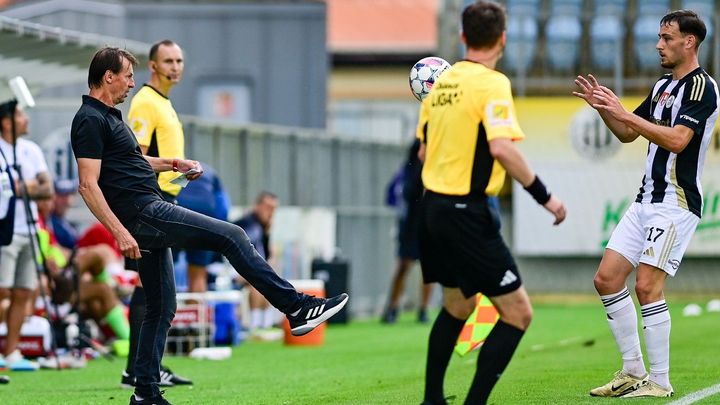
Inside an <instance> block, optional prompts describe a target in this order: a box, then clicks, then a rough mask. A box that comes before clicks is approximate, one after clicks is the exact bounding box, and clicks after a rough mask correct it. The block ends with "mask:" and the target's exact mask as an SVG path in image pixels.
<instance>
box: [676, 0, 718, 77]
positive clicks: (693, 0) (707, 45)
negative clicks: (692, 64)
mask: <svg viewBox="0 0 720 405" xmlns="http://www.w3.org/2000/svg"><path fill="white" fill-rule="evenodd" d="M682 8H683V9H686V10H692V11H694V12H696V13H697V14H698V15H699V16H700V18H702V20H703V22H704V23H705V27H707V35H706V36H705V41H703V44H704V45H702V46H701V47H700V55H698V59H699V60H700V65H701V66H703V67H705V68H708V67H709V66H708V64H709V63H710V53H711V48H712V45H711V44H712V36H713V28H714V27H713V18H712V17H713V15H715V1H714V0H684V1H683V2H682Z"/></svg>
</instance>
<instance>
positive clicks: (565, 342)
mask: <svg viewBox="0 0 720 405" xmlns="http://www.w3.org/2000/svg"><path fill="white" fill-rule="evenodd" d="M581 340H582V338H581V337H580V336H573V337H570V338H567V339H562V340H559V341H557V342H555V343H546V344H542V343H541V344H536V345H532V346H530V351H531V352H539V351H541V350H545V349H550V348H553V347H563V346H567V345H571V344H574V343H578V342H580V341H581Z"/></svg>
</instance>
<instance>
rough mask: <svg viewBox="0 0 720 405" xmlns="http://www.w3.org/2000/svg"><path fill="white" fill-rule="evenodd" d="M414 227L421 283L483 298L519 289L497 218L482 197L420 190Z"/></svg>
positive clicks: (517, 274) (519, 282) (516, 273)
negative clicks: (419, 218) (418, 218)
mask: <svg viewBox="0 0 720 405" xmlns="http://www.w3.org/2000/svg"><path fill="white" fill-rule="evenodd" d="M421 209H422V222H421V226H420V261H421V263H422V272H423V279H424V281H425V282H426V283H432V282H438V283H440V284H442V285H443V286H445V287H449V288H459V289H460V290H461V291H462V292H463V294H464V295H465V296H466V297H468V298H469V297H472V296H473V295H475V294H477V293H478V292H481V293H483V294H485V295H487V296H489V297H495V296H498V295H502V294H507V293H509V292H512V291H515V290H517V289H518V288H520V286H521V285H522V280H521V279H520V273H519V272H518V269H517V265H516V264H515V260H514V259H513V257H512V255H511V254H510V250H509V249H508V247H507V245H505V242H504V241H503V239H502V236H500V218H499V217H498V214H497V212H496V211H495V210H492V209H491V208H489V207H488V205H487V202H486V201H485V200H484V199H482V200H480V199H474V200H473V199H470V198H468V197H455V196H447V195H441V194H436V193H433V192H426V193H425V196H424V197H423V204H422V208H421Z"/></svg>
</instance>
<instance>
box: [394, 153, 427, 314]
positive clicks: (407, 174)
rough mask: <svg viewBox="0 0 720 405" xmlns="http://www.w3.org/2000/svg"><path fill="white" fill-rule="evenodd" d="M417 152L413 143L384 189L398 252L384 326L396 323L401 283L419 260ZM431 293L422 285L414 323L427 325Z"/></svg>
mask: <svg viewBox="0 0 720 405" xmlns="http://www.w3.org/2000/svg"><path fill="white" fill-rule="evenodd" d="M418 149H420V141H419V140H418V139H415V141H414V142H413V143H412V145H411V146H410V148H409V150H408V156H407V158H406V159H405V164H404V165H403V167H401V168H400V170H399V171H398V173H397V175H396V176H395V177H394V178H393V181H392V182H391V183H390V187H389V188H388V198H387V201H386V202H387V203H388V205H391V206H394V207H396V209H397V211H398V251H397V262H396V264H395V273H394V275H393V279H392V284H391V286H390V299H389V301H388V304H387V308H386V309H385V312H384V313H383V316H382V322H383V323H387V324H392V323H395V321H396V320H397V316H398V308H399V306H400V298H401V297H402V293H403V289H404V287H405V280H406V278H407V275H408V273H409V272H410V269H411V268H412V265H413V264H414V263H415V262H416V261H417V260H418V259H419V258H420V247H419V243H418V228H419V225H420V215H419V214H420V200H421V199H422V193H423V185H422V179H421V178H420V174H421V173H422V162H420V159H418V156H417V153H418ZM421 282H422V280H421ZM431 293H432V284H425V283H422V286H421V293H420V308H419V309H418V315H417V320H418V322H422V323H425V322H428V314H427V307H428V303H429V302H430V295H431Z"/></svg>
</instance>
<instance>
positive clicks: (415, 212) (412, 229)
mask: <svg viewBox="0 0 720 405" xmlns="http://www.w3.org/2000/svg"><path fill="white" fill-rule="evenodd" d="M419 230H420V206H419V204H414V205H412V206H410V207H408V210H407V213H406V215H405V216H403V217H401V218H399V219H398V251H397V256H398V257H400V258H403V259H412V260H417V259H419V258H420V241H419V240H418V232H419Z"/></svg>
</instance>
